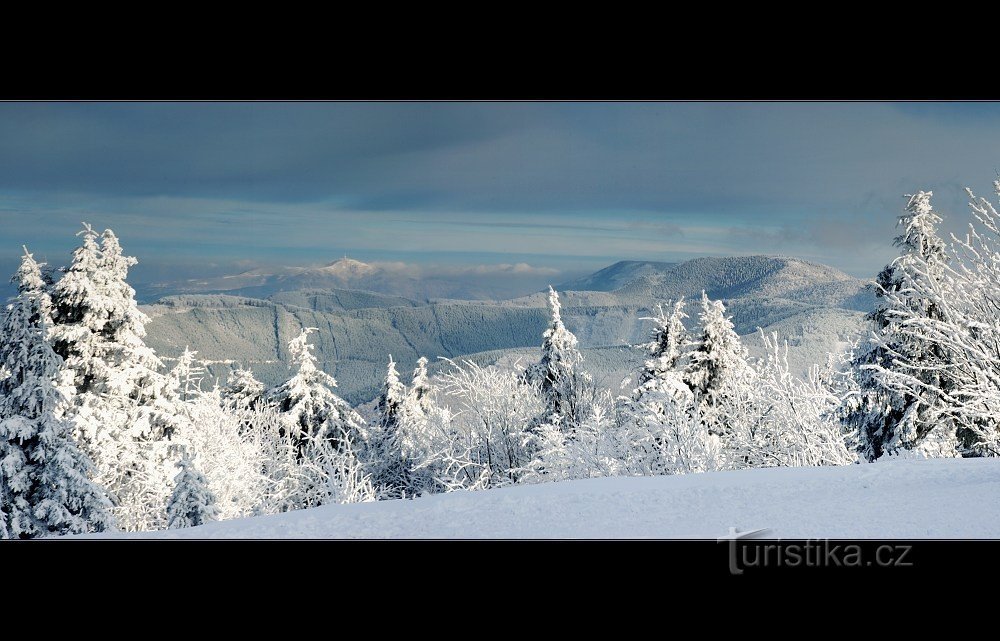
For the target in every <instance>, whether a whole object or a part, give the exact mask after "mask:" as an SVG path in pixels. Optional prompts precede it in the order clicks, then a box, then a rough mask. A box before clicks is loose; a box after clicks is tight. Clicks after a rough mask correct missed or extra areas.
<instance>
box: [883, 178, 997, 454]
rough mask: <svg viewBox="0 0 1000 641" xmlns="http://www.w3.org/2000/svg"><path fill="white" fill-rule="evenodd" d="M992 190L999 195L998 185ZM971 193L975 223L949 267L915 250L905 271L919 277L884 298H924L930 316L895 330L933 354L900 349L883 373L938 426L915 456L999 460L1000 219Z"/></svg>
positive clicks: (896, 305)
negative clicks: (997, 458)
mask: <svg viewBox="0 0 1000 641" xmlns="http://www.w3.org/2000/svg"><path fill="white" fill-rule="evenodd" d="M994 190H995V191H996V192H997V194H998V195H1000V180H997V181H996V182H995V183H994ZM967 192H968V194H969V197H970V199H971V202H970V203H969V204H970V206H971V208H972V211H973V215H974V217H975V221H976V222H975V223H971V224H970V225H969V233H968V234H967V235H966V237H965V238H961V239H960V238H957V237H955V236H954V235H952V240H953V245H952V248H951V251H950V252H949V253H948V254H947V257H948V258H949V259H951V260H950V261H949V262H948V264H944V265H942V261H941V260H940V258H939V257H938V254H937V252H933V251H931V252H911V253H910V255H909V257H908V264H909V268H908V271H909V272H912V273H914V274H917V275H918V277H911V278H909V279H908V283H907V286H905V287H901V288H900V289H899V291H892V290H888V291H887V292H886V294H885V295H884V298H885V299H886V303H885V307H887V308H890V309H904V310H905V309H908V306H909V305H910V300H911V299H917V300H921V301H926V305H925V308H926V311H927V313H925V314H923V315H918V314H911V315H909V316H908V317H907V316H901V318H906V319H907V320H905V322H898V323H896V324H895V329H896V332H898V333H899V334H902V335H903V336H904V337H905V341H903V342H905V344H907V345H910V344H914V343H915V344H917V345H928V346H931V347H930V349H929V350H928V352H929V353H917V351H916V349H913V350H912V353H911V352H908V351H903V350H896V351H895V352H894V353H893V354H892V357H893V359H892V364H893V368H892V369H891V371H885V370H889V368H887V367H886V368H883V371H879V374H882V376H883V379H882V380H884V381H885V382H886V384H887V385H888V386H890V387H891V388H892V389H893V390H894V391H898V392H900V393H901V394H902V395H905V397H906V398H907V399H916V401H914V402H913V403H911V405H916V406H917V407H919V410H918V411H917V412H915V414H916V415H917V417H918V418H920V419H922V420H923V422H925V423H930V422H932V421H933V422H936V423H937V425H936V426H933V427H932V428H931V430H930V432H929V433H928V434H927V435H926V436H924V437H923V438H922V439H921V440H919V442H918V444H917V445H916V447H914V448H912V450H910V451H916V452H917V453H918V455H924V456H927V455H946V456H947V455H952V451H951V449H952V447H953V446H954V447H955V448H956V449H957V450H958V452H959V453H960V454H962V455H964V456H997V455H1000V431H998V430H1000V320H998V314H997V310H998V309H1000V218H998V215H997V212H996V209H995V208H994V206H993V205H992V203H990V202H989V201H988V200H986V199H985V198H976V197H975V195H974V194H973V193H972V192H971V191H970V190H967ZM931 222H933V221H931ZM949 424H950V425H953V426H954V428H955V429H954V434H952V430H951V427H950V426H949ZM904 440H909V439H904ZM905 447H906V445H905V444H904V448H905Z"/></svg>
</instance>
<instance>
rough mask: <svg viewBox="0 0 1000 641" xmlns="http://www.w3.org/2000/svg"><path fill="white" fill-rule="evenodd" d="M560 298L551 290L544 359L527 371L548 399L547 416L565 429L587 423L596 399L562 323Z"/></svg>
mask: <svg viewBox="0 0 1000 641" xmlns="http://www.w3.org/2000/svg"><path fill="white" fill-rule="evenodd" d="M561 309H562V305H561V304H560V302H559V294H558V292H556V291H555V290H554V289H552V287H549V311H550V314H551V318H550V322H549V327H548V329H546V330H545V333H544V334H543V335H542V357H541V360H540V361H539V362H538V364H537V365H535V366H534V367H532V368H530V369H529V370H528V371H527V376H528V379H529V380H531V381H536V382H537V383H538V384H539V388H540V390H541V394H542V397H543V398H544V399H545V406H546V411H545V415H546V416H547V417H548V420H550V421H553V422H558V424H560V425H562V426H563V428H564V429H571V428H572V427H573V426H576V425H579V424H580V422H581V421H583V420H585V419H586V416H587V413H588V411H589V406H590V403H591V402H592V401H593V397H594V392H595V390H594V383H593V378H592V377H591V375H590V374H589V373H587V372H586V371H585V370H584V369H583V355H582V354H581V353H580V348H579V344H578V341H577V339H576V336H574V335H573V332H571V331H569V330H568V329H566V326H565V325H564V324H563V321H562V313H561Z"/></svg>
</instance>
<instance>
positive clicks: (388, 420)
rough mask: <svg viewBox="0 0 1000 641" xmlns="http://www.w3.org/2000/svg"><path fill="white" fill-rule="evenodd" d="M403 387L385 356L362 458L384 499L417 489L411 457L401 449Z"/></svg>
mask: <svg viewBox="0 0 1000 641" xmlns="http://www.w3.org/2000/svg"><path fill="white" fill-rule="evenodd" d="M406 398H407V394H406V387H405V386H404V385H403V384H402V383H400V382H399V373H398V372H397V371H396V363H395V362H394V361H393V360H392V355H390V356H389V366H388V369H387V371H386V377H385V382H384V383H383V384H382V391H381V393H380V394H379V396H378V406H377V407H376V410H375V412H376V418H375V423H374V425H372V428H371V429H370V430H369V431H368V442H367V444H366V447H365V460H366V465H367V467H368V470H369V473H370V474H371V477H372V483H373V484H374V486H375V489H376V491H377V492H379V494H380V496H381V497H383V498H387V499H395V498H406V497H410V498H412V497H413V496H414V495H415V494H417V493H418V492H419V488H417V487H416V486H415V478H414V473H413V461H411V460H410V459H409V457H407V456H406V455H405V453H404V451H403V443H402V432H403V431H404V429H405V427H404V426H405V424H406V422H407V420H408V417H407V414H408V412H406Z"/></svg>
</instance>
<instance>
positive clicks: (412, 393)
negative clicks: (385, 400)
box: [406, 356, 434, 417]
mask: <svg viewBox="0 0 1000 641" xmlns="http://www.w3.org/2000/svg"><path fill="white" fill-rule="evenodd" d="M433 394H434V388H433V387H432V386H431V383H430V378H429V377H428V376H427V357H426V356H421V357H420V358H418V359H417V366H416V368H415V369H414V370H413V377H412V378H411V379H410V387H409V388H408V389H407V394H406V406H407V411H408V412H410V414H411V415H415V416H417V417H419V416H420V415H421V414H423V415H426V414H429V413H430V411H431V409H432V408H433V405H434V401H433Z"/></svg>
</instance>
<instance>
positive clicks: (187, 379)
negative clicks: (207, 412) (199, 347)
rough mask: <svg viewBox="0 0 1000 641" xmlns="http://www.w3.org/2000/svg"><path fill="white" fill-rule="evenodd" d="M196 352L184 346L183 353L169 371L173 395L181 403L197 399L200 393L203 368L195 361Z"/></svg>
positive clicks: (203, 374)
mask: <svg viewBox="0 0 1000 641" xmlns="http://www.w3.org/2000/svg"><path fill="white" fill-rule="evenodd" d="M197 355H198V352H196V351H193V350H191V348H190V347H188V346H185V347H184V352H183V353H182V354H181V355H180V357H179V358H178V359H177V364H176V365H174V367H173V369H171V370H170V377H171V378H172V379H173V383H174V389H175V393H176V394H177V397H178V399H179V400H180V401H181V402H182V403H186V402H188V401H190V400H192V399H194V398H197V397H198V395H199V394H200V393H201V381H202V378H203V377H204V376H205V368H204V367H202V366H201V365H200V364H199V362H198V361H197V360H196V359H195V356H197Z"/></svg>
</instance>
